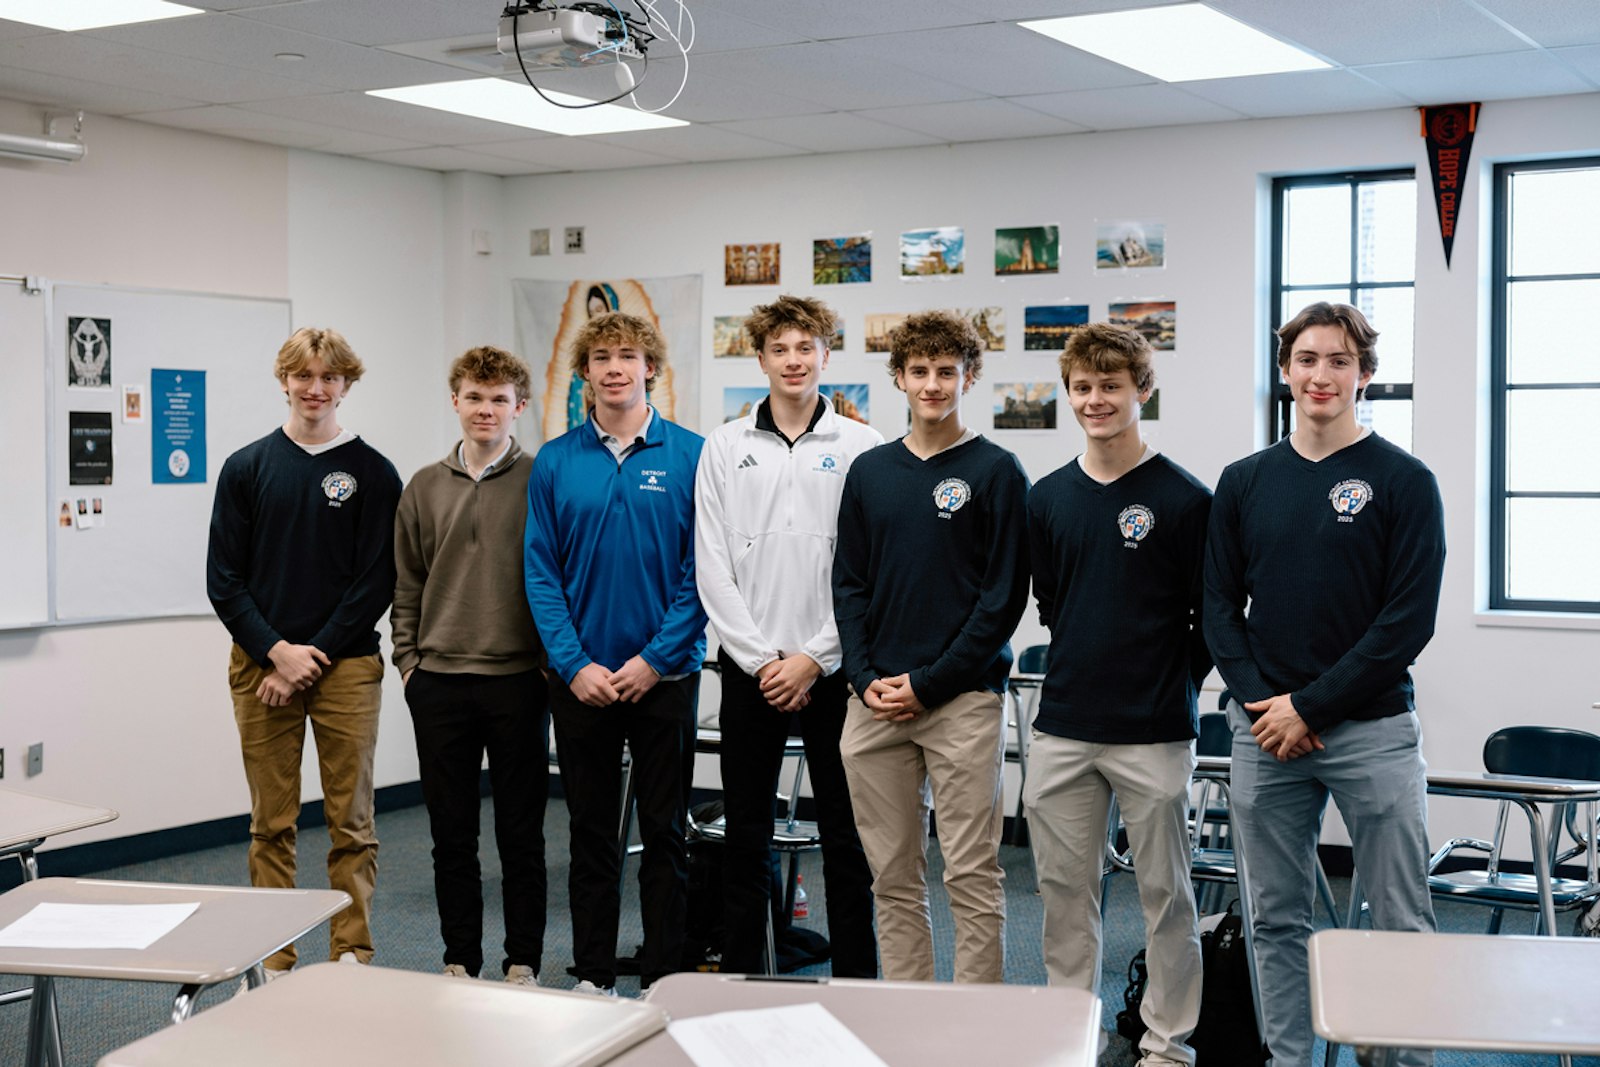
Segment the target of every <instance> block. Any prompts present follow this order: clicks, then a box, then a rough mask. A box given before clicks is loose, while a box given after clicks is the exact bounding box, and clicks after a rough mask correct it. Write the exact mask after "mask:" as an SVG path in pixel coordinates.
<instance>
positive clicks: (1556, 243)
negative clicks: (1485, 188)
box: [1510, 168, 1600, 275]
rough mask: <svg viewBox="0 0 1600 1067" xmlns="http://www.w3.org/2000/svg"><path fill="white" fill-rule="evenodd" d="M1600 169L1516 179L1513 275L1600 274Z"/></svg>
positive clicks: (1533, 174) (1524, 175)
mask: <svg viewBox="0 0 1600 1067" xmlns="http://www.w3.org/2000/svg"><path fill="white" fill-rule="evenodd" d="M1597 234H1600V168H1589V169H1586V170H1538V171H1526V172H1524V173H1521V174H1514V175H1512V177H1511V257H1510V258H1511V273H1512V274H1513V275H1523V274H1593V273H1597V272H1600V239H1597V237H1596V235H1597Z"/></svg>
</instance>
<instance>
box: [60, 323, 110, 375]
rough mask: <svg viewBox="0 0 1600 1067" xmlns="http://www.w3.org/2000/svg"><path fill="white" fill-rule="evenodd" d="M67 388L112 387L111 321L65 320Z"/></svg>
mask: <svg viewBox="0 0 1600 1067" xmlns="http://www.w3.org/2000/svg"><path fill="white" fill-rule="evenodd" d="M67 386H68V387H69V388H72V389H110V388H111V320H110V319H91V318H87V317H84V318H78V317H76V316H74V317H71V318H69V319H67Z"/></svg>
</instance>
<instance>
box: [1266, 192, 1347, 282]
mask: <svg viewBox="0 0 1600 1067" xmlns="http://www.w3.org/2000/svg"><path fill="white" fill-rule="evenodd" d="M1283 261H1284V269H1283V273H1284V277H1283V282H1284V284H1286V285H1318V284H1322V285H1326V284H1329V283H1332V282H1342V281H1346V280H1348V279H1349V277H1350V187H1349V186H1348V185H1307V186H1300V187H1298V188H1291V189H1289V190H1287V191H1286V192H1285V194H1284V205H1283Z"/></svg>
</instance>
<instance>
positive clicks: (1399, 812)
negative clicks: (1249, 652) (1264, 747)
mask: <svg viewBox="0 0 1600 1067" xmlns="http://www.w3.org/2000/svg"><path fill="white" fill-rule="evenodd" d="M1228 723H1229V725H1231V726H1232V727H1233V772H1232V787H1231V788H1232V798H1233V821H1234V828H1235V832H1236V834H1237V844H1236V847H1239V848H1242V849H1243V850H1244V857H1245V862H1246V864H1247V865H1248V868H1249V879H1250V900H1251V908H1252V917H1253V920H1254V922H1253V931H1254V934H1255V952H1256V971H1257V981H1258V984H1259V986H1260V991H1261V1007H1262V1012H1263V1014H1264V1015H1265V1016H1266V1033H1265V1034H1264V1035H1263V1036H1264V1037H1265V1038H1266V1041H1267V1045H1268V1047H1269V1048H1270V1049H1271V1050H1272V1063H1273V1067H1309V1065H1310V1063H1311V1048H1312V1035H1311V989H1310V975H1309V973H1308V970H1307V963H1306V940H1307V939H1308V938H1309V937H1310V936H1311V909H1312V904H1313V901H1314V898H1315V894H1316V875H1315V873H1314V872H1315V870H1316V868H1315V863H1316V849H1317V840H1318V838H1319V837H1320V836H1321V832H1322V814H1323V811H1324V810H1325V809H1326V807H1327V804H1328V795H1329V794H1330V793H1331V794H1332V795H1333V799H1334V803H1336V804H1338V805H1339V814H1340V815H1341V816H1343V817H1344V822H1345V826H1347V827H1348V828H1349V830H1350V841H1351V845H1352V849H1353V852H1354V855H1355V865H1356V871H1357V873H1358V874H1359V875H1360V876H1361V886H1362V888H1363V889H1364V890H1365V891H1366V895H1367V900H1368V902H1369V903H1370V905H1371V908H1372V925H1373V928H1374V929H1377V930H1420V931H1430V932H1431V931H1432V930H1433V929H1434V928H1435V927H1434V921H1433V900H1432V898H1431V897H1430V896H1429V895H1428V872H1427V868H1428V803H1427V798H1428V779H1427V771H1426V767H1425V765H1424V764H1423V761H1422V747H1421V744H1422V733H1421V728H1420V727H1419V726H1418V723H1417V717H1416V715H1415V714H1410V713H1408V714H1404V715H1393V716H1390V717H1389V718H1386V719H1376V720H1373V721H1371V722H1343V723H1340V724H1339V725H1338V726H1335V727H1334V728H1333V729H1331V730H1329V731H1328V732H1327V733H1325V734H1323V735H1322V743H1323V744H1324V745H1326V746H1327V747H1326V749H1325V750H1324V751H1321V752H1312V753H1310V754H1309V755H1305V756H1301V757H1300V758H1299V759H1292V760H1289V761H1288V762H1286V763H1279V762H1278V761H1277V760H1276V759H1275V758H1274V757H1272V756H1270V755H1268V754H1267V753H1265V752H1263V751H1261V749H1260V747H1259V746H1258V745H1257V744H1256V742H1255V738H1254V737H1252V736H1251V734H1250V725H1251V720H1250V717H1249V716H1248V715H1246V714H1245V713H1244V711H1243V709H1241V708H1240V707H1239V705H1238V703H1237V702H1231V703H1229V705H1228ZM1423 977H1424V976H1421V975H1419V976H1418V978H1419V980H1421V979H1422V978H1423ZM1400 1062H1401V1063H1402V1064H1405V1065H1407V1067H1424V1065H1427V1064H1431V1063H1432V1062H1433V1053H1432V1052H1429V1051H1424V1050H1417V1049H1412V1050H1407V1051H1405V1052H1402V1053H1401V1054H1400Z"/></svg>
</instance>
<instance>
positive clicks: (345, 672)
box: [228, 645, 383, 970]
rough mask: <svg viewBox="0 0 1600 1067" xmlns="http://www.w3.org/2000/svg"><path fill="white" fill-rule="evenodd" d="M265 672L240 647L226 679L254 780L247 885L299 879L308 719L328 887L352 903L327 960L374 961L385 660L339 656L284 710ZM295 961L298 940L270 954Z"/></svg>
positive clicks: (338, 920)
mask: <svg viewBox="0 0 1600 1067" xmlns="http://www.w3.org/2000/svg"><path fill="white" fill-rule="evenodd" d="M266 673H267V672H266V671H264V670H262V669H261V667H259V666H258V665H257V664H256V663H255V662H254V661H253V660H252V659H250V657H249V656H247V655H246V654H245V652H244V650H243V649H242V648H240V647H239V646H238V645H234V646H233V653H232V655H231V657H230V659H229V662H228V685H229V688H230V689H231V690H232V691H233V717H234V720H235V721H236V722H237V723H238V724H239V742H240V745H241V747H242V749H243V752H244V774H245V779H246V780H247V781H248V782H249V784H250V884H251V885H253V886H261V887H266V888H273V889H288V888H292V887H293V886H294V884H295V881H294V871H295V820H296V819H298V818H299V815H300V758H301V752H302V750H303V749H304V747H305V738H306V720H307V719H310V720H311V730H312V733H313V734H314V735H315V736H316V742H317V763H318V765H319V768H320V770H321V772H322V793H323V810H324V813H325V814H326V817H327V824H328V838H329V841H330V842H331V845H330V847H329V849H328V884H329V885H330V886H332V887H333V888H334V889H342V890H344V891H345V892H346V893H348V894H350V901H351V903H350V907H348V908H346V909H345V910H344V911H341V912H339V913H338V914H337V915H335V916H334V917H333V920H332V922H331V926H330V930H329V941H330V945H329V949H328V958H329V959H338V958H339V956H340V955H341V954H342V953H345V952H354V953H355V954H356V958H357V959H359V960H360V961H361V962H362V963H367V962H369V961H370V960H371V959H372V929H371V926H370V921H369V920H370V918H371V913H372V890H373V886H374V885H375V884H376V883H377V879H378V833H377V827H376V826H375V825H374V822H373V810H372V757H373V750H374V749H375V748H376V746H377V742H378V704H379V700H380V698H381V693H382V682H383V657H382V656H379V655H371V656H356V657H351V658H348V659H337V660H334V661H333V666H331V667H328V668H326V669H325V670H324V671H323V673H322V677H321V678H319V679H318V680H317V681H316V683H315V684H314V685H312V686H311V687H310V688H309V689H304V690H301V691H300V692H299V693H296V694H295V697H294V699H293V700H292V701H290V703H289V704H288V705H287V706H285V707H281V708H270V707H267V706H266V705H265V704H263V703H262V702H261V701H259V700H257V699H256V688H257V687H258V686H259V685H260V684H261V679H262V678H263V677H265V676H266ZM294 963H295V950H294V946H293V945H287V946H285V947H284V948H282V949H280V950H278V952H276V953H275V954H273V955H272V956H269V957H268V958H267V960H266V965H267V966H268V967H269V968H272V969H273V970H288V969H289V968H290V967H293V966H294Z"/></svg>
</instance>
